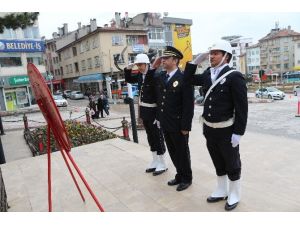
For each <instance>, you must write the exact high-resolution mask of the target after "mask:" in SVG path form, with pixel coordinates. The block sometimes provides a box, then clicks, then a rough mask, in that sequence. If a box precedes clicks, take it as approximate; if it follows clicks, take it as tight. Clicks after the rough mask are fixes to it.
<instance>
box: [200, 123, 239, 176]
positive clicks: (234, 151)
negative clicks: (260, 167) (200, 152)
mask: <svg viewBox="0 0 300 225" xmlns="http://www.w3.org/2000/svg"><path fill="white" fill-rule="evenodd" d="M232 130H233V128H232V126H231V127H226V128H211V127H208V126H207V125H205V124H204V125H203V133H204V136H205V138H206V146H207V149H208V151H209V154H210V157H211V159H212V161H213V164H214V166H215V169H216V174H217V175H218V176H223V175H226V174H227V176H228V178H229V179H230V180H231V181H235V180H239V179H240V177H241V167H242V164H241V159H240V153H239V145H238V146H237V147H235V148H233V147H232V144H231V135H232Z"/></svg>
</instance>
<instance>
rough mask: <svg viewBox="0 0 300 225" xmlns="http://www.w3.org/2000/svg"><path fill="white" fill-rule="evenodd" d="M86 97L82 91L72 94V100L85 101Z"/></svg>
mask: <svg viewBox="0 0 300 225" xmlns="http://www.w3.org/2000/svg"><path fill="white" fill-rule="evenodd" d="M83 98H84V95H83V93H82V92H80V91H72V92H71V94H70V99H83Z"/></svg>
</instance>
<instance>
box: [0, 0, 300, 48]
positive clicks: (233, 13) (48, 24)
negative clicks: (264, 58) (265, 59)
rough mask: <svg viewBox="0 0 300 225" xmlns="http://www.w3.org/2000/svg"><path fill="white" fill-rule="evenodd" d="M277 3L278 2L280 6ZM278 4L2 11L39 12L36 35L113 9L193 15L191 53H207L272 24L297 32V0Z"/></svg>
mask: <svg viewBox="0 0 300 225" xmlns="http://www.w3.org/2000/svg"><path fill="white" fill-rule="evenodd" d="M279 3H280V4H279ZM279 3H278V4H277V3H275V2H270V1H263V0H251V1H249V0H213V1H202V0H166V1H163V0H150V1H142V0H84V1H82V0H72V1H62V0H51V1H48V2H47V4H42V3H41V1H40V0H26V1H20V0H9V1H6V2H5V3H4V4H2V5H1V11H6V12H10V11H22V12H24V11H36V12H40V16H39V25H40V33H41V35H42V36H46V38H47V39H50V38H52V33H53V32H57V28H58V27H62V26H63V23H68V26H69V31H73V30H75V29H77V23H78V22H81V24H82V25H87V24H89V21H90V19H91V18H95V19H97V25H98V26H103V25H104V24H106V23H108V24H109V22H110V20H111V19H112V18H113V17H114V12H121V16H122V17H123V16H124V13H125V12H128V13H129V17H133V16H135V15H136V14H138V13H142V12H159V13H161V14H163V12H168V13H169V16H170V17H178V18H186V19H192V20H193V25H192V27H191V32H192V47H193V54H197V53H198V52H204V51H207V49H208V48H209V47H210V46H211V45H212V43H213V42H215V40H217V39H220V38H221V37H222V36H229V35H241V36H243V37H249V38H253V43H257V41H258V40H259V39H260V38H262V37H264V36H265V35H267V34H268V33H269V32H270V30H271V29H272V28H274V27H275V22H276V21H278V22H279V27H280V28H286V27H288V26H289V25H290V26H291V28H292V29H293V30H294V31H296V32H299V33H300V10H299V0H284V1H281V2H279Z"/></svg>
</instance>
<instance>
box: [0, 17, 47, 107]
mask: <svg viewBox="0 0 300 225" xmlns="http://www.w3.org/2000/svg"><path fill="white" fill-rule="evenodd" d="M1 14H3V13H0V15H1ZM43 52H44V40H43V39H42V38H41V37H40V32H39V26H38V21H35V24H34V25H33V26H28V27H27V28H25V29H21V28H18V29H16V30H13V29H4V32H3V33H1V34H0V109H1V110H3V111H13V110H16V109H19V108H24V107H30V106H31V105H33V104H36V102H35V99H34V96H33V95H32V90H31V86H30V83H29V78H28V76H27V63H28V62H31V63H34V64H35V65H36V67H37V68H38V70H39V71H40V72H41V73H42V74H43V75H44V76H45V75H46V69H45V66H44V62H43Z"/></svg>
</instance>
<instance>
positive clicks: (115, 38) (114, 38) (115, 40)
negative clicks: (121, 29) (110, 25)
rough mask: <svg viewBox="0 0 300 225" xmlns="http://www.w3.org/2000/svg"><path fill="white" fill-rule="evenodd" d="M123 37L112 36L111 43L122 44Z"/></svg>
mask: <svg viewBox="0 0 300 225" xmlns="http://www.w3.org/2000/svg"><path fill="white" fill-rule="evenodd" d="M122 44H123V39H122V36H121V35H114V36H112V45H122Z"/></svg>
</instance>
